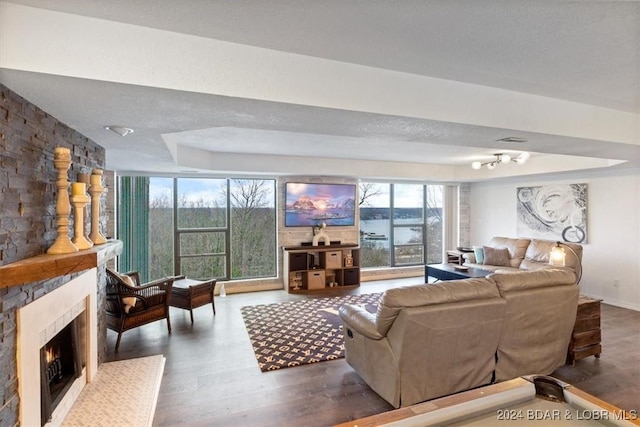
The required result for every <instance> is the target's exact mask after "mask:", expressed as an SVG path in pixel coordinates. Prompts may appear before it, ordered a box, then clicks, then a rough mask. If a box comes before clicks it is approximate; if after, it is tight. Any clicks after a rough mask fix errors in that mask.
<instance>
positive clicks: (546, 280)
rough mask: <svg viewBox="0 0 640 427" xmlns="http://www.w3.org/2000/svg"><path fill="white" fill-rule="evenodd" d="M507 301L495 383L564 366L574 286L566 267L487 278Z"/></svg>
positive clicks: (575, 300) (573, 308)
mask: <svg viewBox="0 0 640 427" xmlns="http://www.w3.org/2000/svg"><path fill="white" fill-rule="evenodd" d="M489 278H490V279H491V280H493V281H494V282H495V283H496V285H497V287H498V290H499V291H500V295H501V296H502V297H503V298H504V299H505V301H506V302H507V309H506V313H505V317H504V326H503V328H502V333H501V336H500V343H499V344H498V351H497V353H496V357H497V363H496V381H505V380H510V379H513V378H516V377H519V376H522V375H533V374H541V375H548V374H551V373H552V372H553V371H554V370H556V369H557V368H558V367H560V366H562V365H564V364H565V361H566V358H567V349H568V348H569V341H570V339H571V332H572V331H573V325H574V324H575V322H576V313H577V307H578V296H579V290H580V288H579V287H578V286H577V285H576V284H575V282H576V276H575V274H574V272H573V271H571V270H567V269H554V270H545V269H541V270H536V271H530V272H527V273H495V274H492V275H491V276H489Z"/></svg>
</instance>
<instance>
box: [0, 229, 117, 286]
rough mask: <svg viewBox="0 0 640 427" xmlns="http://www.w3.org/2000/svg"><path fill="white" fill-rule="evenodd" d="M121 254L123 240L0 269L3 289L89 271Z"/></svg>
mask: <svg viewBox="0 0 640 427" xmlns="http://www.w3.org/2000/svg"><path fill="white" fill-rule="evenodd" d="M120 253H122V242H121V241H120V240H109V241H108V242H107V243H105V244H103V245H96V246H94V247H93V248H91V249H86V250H83V251H79V252H75V253H72V254H63V255H47V254H43V255H38V256H34V257H31V258H26V259H23V260H20V261H16V262H13V263H11V264H7V265H3V266H0V288H9V287H12V286H20V285H24V284H26V283H33V282H39V281H41V280H48V279H52V278H54V277H58V276H66V275H68V274H71V273H77V272H80V271H84V270H88V269H90V268H93V267H97V266H99V265H102V264H104V263H106V262H107V261H108V260H110V259H111V258H115V257H116V256H117V255H120Z"/></svg>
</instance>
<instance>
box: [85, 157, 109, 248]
mask: <svg viewBox="0 0 640 427" xmlns="http://www.w3.org/2000/svg"><path fill="white" fill-rule="evenodd" d="M90 181H91V187H89V194H91V234H89V238H90V239H91V241H92V242H93V244H94V245H102V244H105V243H107V239H106V238H105V237H104V236H103V235H102V233H100V195H101V194H102V192H103V191H104V187H103V186H102V169H94V170H93V173H92V174H91V178H90Z"/></svg>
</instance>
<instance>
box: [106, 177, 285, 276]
mask: <svg viewBox="0 0 640 427" xmlns="http://www.w3.org/2000/svg"><path fill="white" fill-rule="evenodd" d="M119 194H120V201H119V206H120V208H119V215H118V223H119V230H120V233H119V235H120V236H119V237H120V239H121V240H123V242H124V243H125V248H126V250H125V251H123V256H121V258H120V264H121V265H120V268H121V269H127V270H138V271H140V272H141V274H142V275H143V277H144V279H145V280H152V279H156V278H160V277H164V276H167V275H173V274H183V275H185V276H187V277H191V278H194V279H197V278H201V279H202V278H218V279H221V280H222V279H247V278H255V277H274V276H275V275H276V250H275V247H276V213H275V181H274V180H259V179H203V178H161V177H122V178H120V191H119ZM131 230H135V232H131Z"/></svg>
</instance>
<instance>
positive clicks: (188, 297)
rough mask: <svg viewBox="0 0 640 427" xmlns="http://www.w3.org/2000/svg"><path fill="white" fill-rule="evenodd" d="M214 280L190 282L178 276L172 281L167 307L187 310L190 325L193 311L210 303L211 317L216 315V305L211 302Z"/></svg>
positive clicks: (190, 280)
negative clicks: (189, 316)
mask: <svg viewBox="0 0 640 427" xmlns="http://www.w3.org/2000/svg"><path fill="white" fill-rule="evenodd" d="M215 285H216V280H215V279H211V280H204V281H202V280H192V279H187V278H185V277H184V276H178V277H176V279H175V280H174V281H173V288H172V289H171V300H170V301H169V305H170V306H172V307H177V308H182V309H184V310H189V314H190V315H191V323H193V309H194V308H198V307H200V306H203V305H205V304H209V303H211V307H212V308H213V315H214V316H215V315H216V305H215V302H214V300H213V289H214V288H215Z"/></svg>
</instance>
